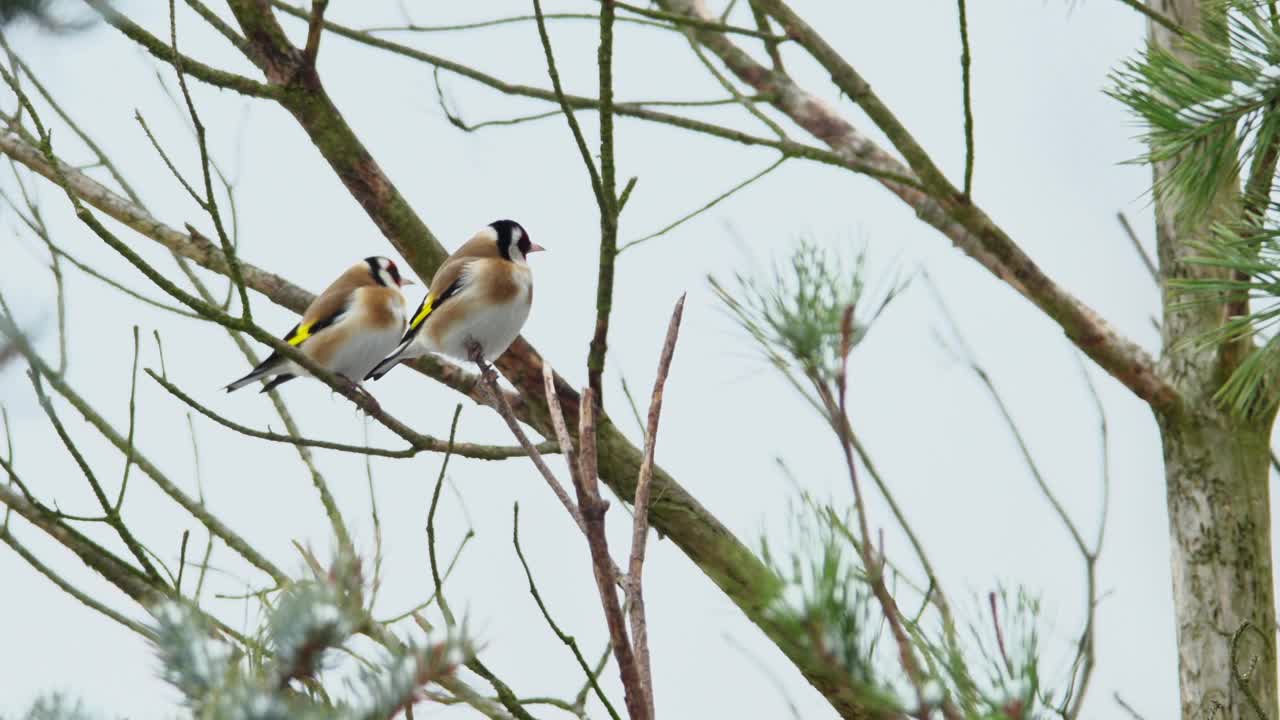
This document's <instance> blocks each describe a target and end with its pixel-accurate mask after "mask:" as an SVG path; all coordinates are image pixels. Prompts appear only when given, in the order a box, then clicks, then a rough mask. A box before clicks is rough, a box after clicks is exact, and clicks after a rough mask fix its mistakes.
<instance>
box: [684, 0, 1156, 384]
mask: <svg viewBox="0 0 1280 720" xmlns="http://www.w3.org/2000/svg"><path fill="white" fill-rule="evenodd" d="M759 2H760V3H761V6H762V7H763V8H765V9H766V10H767V11H768V12H769V14H770V15H772V16H773V17H775V18H776V19H778V20H779V22H781V24H782V25H783V27H784V28H786V30H787V32H788V34H789V35H791V36H792V37H794V38H796V39H797V40H798V41H801V44H802V45H803V46H804V47H805V48H806V50H808V51H809V52H811V53H813V54H814V57H815V59H817V60H818V61H819V62H820V63H822V64H823V65H824V67H826V68H827V70H828V71H829V72H831V73H832V75H833V78H834V79H835V81H836V82H837V84H838V86H839V87H840V88H841V89H842V90H843V91H844V92H845V93H847V94H848V95H849V96H850V97H851V98H852V99H853V100H855V101H856V102H858V104H859V106H860V107H862V108H863V109H864V110H866V111H867V113H868V114H869V115H871V117H872V118H873V120H874V121H875V122H876V124H877V125H878V126H879V127H880V128H881V130H883V131H884V132H885V134H886V135H888V136H889V137H890V138H891V139H892V140H893V142H894V144H895V147H896V148H898V149H899V151H900V152H902V153H903V155H904V157H906V158H907V159H908V162H909V165H910V166H911V170H907V169H906V168H904V167H903V166H902V163H900V162H899V161H898V160H896V159H895V158H893V157H892V156H890V155H889V154H888V153H886V152H885V151H884V150H883V149H881V148H880V147H878V146H877V145H876V144H875V143H874V142H873V141H872V140H871V139H870V138H868V137H866V136H865V135H864V134H862V133H861V132H859V131H858V130H857V129H856V128H855V127H853V126H852V125H851V124H850V123H849V122H848V121H847V120H845V119H844V118H843V117H841V116H840V115H839V114H837V113H836V112H835V111H834V110H833V109H832V108H831V107H830V106H829V105H827V104H826V103H825V102H823V101H822V100H821V99H820V98H818V97H817V96H815V95H813V94H811V93H809V92H807V91H806V90H804V89H803V88H801V87H799V86H798V85H796V83H795V82H794V81H793V80H792V79H791V78H790V77H789V76H787V75H785V74H784V73H777V72H773V71H771V70H769V69H768V68H765V67H763V66H761V65H760V64H758V63H757V62H756V61H755V60H754V59H752V58H751V57H750V56H749V55H747V54H746V53H745V52H743V51H742V50H741V49H739V48H738V47H737V46H736V45H734V44H733V42H732V40H730V39H729V38H727V37H726V36H725V35H723V34H721V33H716V32H710V31H702V32H699V33H698V39H699V41H700V42H702V43H703V44H704V45H705V46H706V47H707V48H708V49H710V50H711V51H712V52H713V53H715V54H716V55H717V56H718V57H719V58H720V59H721V61H722V62H724V63H725V65H726V67H728V68H729V70H730V71H732V72H733V73H734V74H735V75H737V76H738V78H739V79H741V80H742V81H744V82H746V83H747V84H748V85H751V86H752V87H753V88H755V89H756V91H757V92H762V93H770V94H771V95H772V96H773V97H774V98H775V99H774V100H773V104H774V106H775V107H777V108H778V109H779V110H781V111H782V112H783V113H784V114H786V115H787V116H788V117H790V118H791V119H792V120H793V121H795V122H796V123H797V124H799V125H800V126H801V127H803V128H804V129H806V130H807V131H809V132H810V133H811V134H813V135H814V136H815V137H817V138H818V139H820V140H822V141H823V142H825V143H826V144H827V145H828V146H829V147H831V148H832V149H833V150H835V151H836V152H838V153H839V154H841V155H843V156H844V157H847V158H850V159H856V160H858V161H859V162H861V163H862V164H864V165H868V166H872V167H875V168H878V170H879V171H880V172H881V175H880V177H881V184H883V185H884V186H885V187H886V188H887V189H889V190H890V191H892V192H893V193H894V194H895V195H897V196H899V197H900V198H901V199H902V200H903V201H904V202H906V203H907V204H908V205H909V206H911V207H912V208H913V209H914V210H915V212H916V214H917V215H918V216H919V217H920V218H921V219H922V220H924V221H925V222H927V223H929V224H930V225H932V226H933V227H935V228H937V229H938V230H939V231H940V232H942V233H943V234H944V235H946V236H947V237H948V238H950V239H951V240H952V241H953V242H954V243H955V244H956V245H957V246H958V247H960V248H961V249H962V250H964V251H965V252H966V253H968V254H969V255H970V256H971V257H973V258H974V259H975V260H977V261H978V262H979V263H981V264H982V265H983V266H984V267H986V268H987V269H988V270H990V271H991V272H992V273H993V274H994V275H996V277H998V278H1000V279H1001V280H1003V281H1004V282H1006V283H1007V284H1009V285H1010V286H1011V287H1013V288H1014V289H1015V290H1017V291H1018V292H1019V293H1021V294H1022V295H1024V296H1025V297H1026V298H1027V299H1029V300H1031V301H1032V302H1033V303H1035V304H1036V306H1037V307H1039V308H1040V309H1041V310H1043V311H1044V312H1045V314H1047V315H1048V316H1049V317H1051V318H1052V319H1053V320H1054V321H1055V322H1057V323H1058V325H1060V326H1061V327H1062V329H1063V330H1064V331H1065V332H1066V333H1067V335H1068V337H1070V338H1071V339H1072V341H1073V342H1075V343H1076V345H1078V346H1079V347H1080V348H1081V349H1082V350H1084V352H1085V353H1086V354H1088V355H1089V356H1090V357H1091V358H1092V359H1093V360H1094V361H1095V362H1097V363H1098V364H1099V365H1100V366H1101V367H1102V368H1103V369H1105V370H1106V371H1107V372H1109V373H1110V374H1111V375H1113V376H1114V377H1115V378H1116V379H1118V380H1120V381H1121V382H1122V383H1124V384H1125V385H1126V386H1127V387H1129V389H1130V390H1132V391H1133V392H1134V393H1135V394H1136V395H1138V396H1139V397H1140V398H1142V399H1143V400H1145V401H1147V402H1148V403H1149V404H1151V405H1152V406H1153V407H1155V408H1170V407H1173V406H1174V405H1175V404H1176V403H1177V402H1178V393H1177V392H1176V390H1175V389H1174V388H1173V386H1172V385H1171V384H1170V383H1169V382H1168V381H1167V379H1166V378H1164V377H1163V376H1162V375H1161V374H1160V373H1159V372H1158V370H1157V369H1156V365H1155V362H1154V361H1153V360H1152V359H1151V357H1150V355H1149V354H1148V353H1147V352H1146V351H1145V350H1143V349H1142V348H1141V347H1139V346H1138V345H1137V344H1135V343H1133V342H1132V341H1130V340H1128V339H1126V338H1124V337H1122V336H1120V335H1119V333H1117V332H1116V331H1115V329H1114V328H1112V327H1111V326H1110V325H1108V324H1107V323H1106V322H1105V321H1104V320H1103V319H1102V318H1101V317H1100V316H1098V314H1097V313H1096V312H1094V311H1093V309H1092V308H1089V307H1088V306H1086V305H1084V304H1083V303H1081V302H1080V301H1079V300H1078V299H1076V298H1075V297H1074V296H1072V295H1071V294H1070V293H1068V292H1067V291H1065V290H1064V289H1062V288H1061V287H1059V286H1058V285H1057V284H1056V283H1054V282H1053V281H1052V280H1051V279H1050V278H1049V277H1048V276H1047V275H1045V274H1044V272H1043V271H1042V270H1041V269H1040V268H1039V266H1038V265H1036V264H1035V263H1034V262H1033V261H1032V260H1031V258H1030V257H1028V256H1027V255H1026V253H1025V252H1023V251H1022V249H1021V248H1020V247H1019V246H1018V245H1017V244H1016V243H1014V242H1013V240H1012V239H1011V238H1010V237H1009V236H1008V235H1007V234H1006V233H1005V232H1004V231H1003V230H1002V229H1001V228H1000V227H999V226H997V225H996V224H995V223H994V222H993V221H992V220H991V219H990V218H989V217H988V216H987V215H986V214H985V213H984V212H982V211H981V210H980V209H979V208H977V207H976V206H974V205H972V204H969V203H965V202H959V201H958V200H957V198H958V197H959V196H960V192H959V191H957V190H956V189H955V188H954V187H952V186H951V185H950V183H949V182H947V180H946V178H945V177H943V176H942V174H941V172H940V171H939V170H938V169H937V168H936V166H934V164H933V162H932V160H931V159H930V158H929V156H928V155H927V154H926V153H925V152H924V150H923V149H922V148H921V147H920V146H919V145H918V144H917V143H916V141H915V139H914V138H913V137H912V136H911V135H910V133H908V132H907V131H906V129H905V128H904V127H903V126H902V125H901V123H900V122H898V120H897V118H896V117H895V116H894V115H893V114H892V113H891V112H890V111H889V110H888V108H887V107H885V106H884V105H883V104H881V103H880V102H879V100H878V98H876V96H875V95H874V93H871V91H870V88H869V86H868V85H867V83H866V82H865V81H864V80H863V79H862V77H861V76H860V75H858V73H857V72H856V71H855V70H854V69H853V68H852V67H850V66H849V65H848V63H847V62H845V61H844V59H843V58H841V57H840V56H839V54H838V53H836V52H835V51H834V50H833V49H832V48H831V47H830V46H829V45H827V44H826V43H825V41H823V39H822V38H821V37H820V36H818V35H817V33H816V32H814V31H813V29H812V28H810V27H809V26H808V25H807V24H805V23H804V21H803V20H801V19H800V18H799V17H798V16H796V15H795V13H794V12H793V11H791V9H790V8H789V7H787V6H786V5H785V4H784V3H783V2H781V0H759ZM660 4H661V5H662V6H663V7H664V8H665V9H667V10H669V11H674V12H680V13H683V14H686V15H689V16H693V17H701V16H702V12H703V10H702V8H701V4H700V3H698V2H695V0H660ZM886 173H888V174H894V175H907V176H911V175H912V174H913V173H918V174H919V177H920V181H921V182H923V184H924V186H925V187H926V188H928V192H927V193H925V192H921V191H920V190H918V189H917V188H916V187H910V186H907V185H904V184H902V183H899V182H896V181H894V180H891V179H884V174H886Z"/></svg>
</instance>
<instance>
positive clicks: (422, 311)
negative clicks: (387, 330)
mask: <svg viewBox="0 0 1280 720" xmlns="http://www.w3.org/2000/svg"><path fill="white" fill-rule="evenodd" d="M435 302H436V296H435V295H427V299H426V300H423V301H422V307H421V308H419V309H418V314H417V315H414V316H413V320H412V321H411V322H410V323H409V329H410V330H416V329H417V328H418V326H419V325H421V324H422V321H423V320H426V319H427V316H428V315H430V314H431V311H432V310H434V309H435V307H434V306H435Z"/></svg>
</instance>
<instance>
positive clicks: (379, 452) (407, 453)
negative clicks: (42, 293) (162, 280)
mask: <svg viewBox="0 0 1280 720" xmlns="http://www.w3.org/2000/svg"><path fill="white" fill-rule="evenodd" d="M146 373H147V374H148V375H150V376H151V379H152V380H155V381H156V382H157V383H159V384H160V386H161V387H163V388H164V389H165V390H167V391H168V392H169V394H171V395H173V396H174V397H176V398H178V399H179V400H181V401H182V402H184V403H186V404H187V405H188V406H190V407H191V408H192V409H193V410H195V411H196V412H198V413H200V414H201V415H204V416H205V417H207V418H209V419H210V420H212V421H214V422H216V423H218V424H219V425H221V426H223V427H225V428H228V429H230V430H234V431H236V432H238V433H240V434H242V435H248V436H249V437H254V438H258V439H260V440H270V441H271V442H280V443H289V444H291V445H302V446H305V447H314V448H320V449H322V450H337V451H338V452H347V453H355V454H358V455H372V456H375V457H388V458H409V457H413V456H414V455H417V454H418V453H420V452H452V453H453V454H455V455H458V456H461V457H469V458H475V459H478V460H505V459H507V458H513V457H523V456H524V454H525V451H524V449H523V448H519V447H503V446H501V445H477V444H475V443H450V442H448V441H443V440H438V439H436V438H433V437H430V436H427V435H424V436H422V438H423V440H425V441H427V442H424V443H420V444H414V445H410V446H409V447H407V448H405V449H403V450H389V449H385V448H375V447H366V446H363V445H348V444H346V443H338V442H330V441H327V440H312V439H309V438H302V437H297V436H296V435H293V434H289V435H281V434H279V433H273V432H269V431H263V430H255V429H253V428H250V427H246V426H244V425H241V424H239V423H236V422H233V421H231V420H228V419H226V418H224V417H222V416H221V415H218V414H217V413H215V412H214V411H212V410H210V409H209V408H207V407H205V406H204V405H201V404H200V403H199V402H197V401H196V400H195V399H194V398H192V397H191V396H190V395H187V394H186V393H184V392H183V391H182V390H180V389H179V388H178V386H176V385H174V384H173V383H171V382H169V381H167V380H165V379H164V378H163V377H161V376H160V375H159V374H157V373H156V372H155V371H154V370H150V369H148V370H147V371H146ZM536 447H537V448H538V451H539V452H542V453H545V454H553V453H557V452H559V451H560V448H559V446H558V445H556V444H555V443H553V442H544V443H539V444H538V445H537V446H536Z"/></svg>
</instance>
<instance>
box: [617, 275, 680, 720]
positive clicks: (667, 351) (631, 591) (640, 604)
mask: <svg viewBox="0 0 1280 720" xmlns="http://www.w3.org/2000/svg"><path fill="white" fill-rule="evenodd" d="M684 300H685V295H683V294H682V295H681V296H680V299H679V300H678V301H677V302H676V307H675V310H673V311H672V312H671V323H670V324H669V325H668V327H667V338H666V340H665V341H664V342H663V344H662V354H661V355H660V356H659V358H658V375H657V377H656V378H655V379H654V381H653V393H652V395H650V397H649V421H648V424H647V425H646V426H645V433H644V461H643V462H641V463H640V476H639V478H637V480H636V495H635V502H634V503H633V507H634V508H635V518H634V520H633V523H632V528H631V561H630V562H629V563H628V565H627V601H628V603H629V605H630V612H629V618H630V621H631V642H632V644H633V647H634V649H635V655H636V663H637V665H638V666H639V671H640V677H641V680H642V681H643V682H644V691H645V699H646V701H647V702H648V704H649V716H650V717H653V716H654V700H653V697H654V692H653V673H652V670H651V667H650V664H649V631H648V628H647V626H646V625H647V621H646V618H645V612H644V590H643V582H642V576H643V574H644V555H645V545H646V544H647V542H648V539H649V483H650V481H651V480H652V479H653V454H654V450H655V449H656V447H657V444H658V418H659V417H660V416H661V414H662V390H663V387H664V386H665V385H666V383H667V373H669V372H670V371H671V358H672V357H673V356H674V355H675V351H676V338H677V337H678V336H679V334H680V320H681V318H682V317H683V316H684Z"/></svg>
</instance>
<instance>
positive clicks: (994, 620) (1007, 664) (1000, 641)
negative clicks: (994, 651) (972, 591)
mask: <svg viewBox="0 0 1280 720" xmlns="http://www.w3.org/2000/svg"><path fill="white" fill-rule="evenodd" d="M987 604H988V605H990V606H991V625H992V626H994V627H995V631H996V646H997V647H998V648H1000V658H1001V659H1002V660H1004V669H1005V670H1006V671H1007V672H1009V673H1010V674H1012V673H1013V661H1012V660H1010V659H1009V651H1008V650H1006V649H1005V645H1004V629H1003V628H1001V627H1000V611H999V610H997V609H996V594H995V593H994V592H989V593H987Z"/></svg>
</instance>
